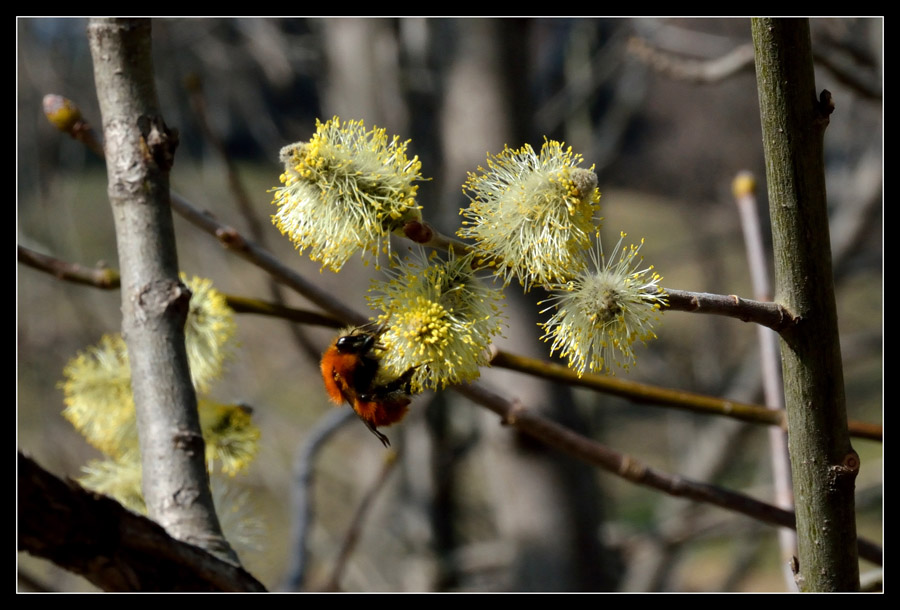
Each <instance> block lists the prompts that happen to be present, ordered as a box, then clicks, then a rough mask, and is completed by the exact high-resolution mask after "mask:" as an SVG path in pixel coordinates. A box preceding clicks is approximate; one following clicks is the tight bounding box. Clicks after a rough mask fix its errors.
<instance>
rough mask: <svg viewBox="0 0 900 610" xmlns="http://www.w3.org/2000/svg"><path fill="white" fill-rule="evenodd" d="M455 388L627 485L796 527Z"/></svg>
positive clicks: (779, 513)
mask: <svg viewBox="0 0 900 610" xmlns="http://www.w3.org/2000/svg"><path fill="white" fill-rule="evenodd" d="M454 389H455V390H456V391H457V392H459V393H460V394H462V395H463V396H465V397H467V398H469V399H470V400H472V401H473V402H476V403H478V404H480V405H482V406H484V407H487V408H488V409H490V410H491V411H493V412H494V413H496V414H497V415H499V416H500V418H501V421H502V422H503V423H504V424H506V425H508V426H513V427H515V428H516V429H517V430H519V431H520V432H524V433H525V434H528V435H529V436H532V437H534V438H536V439H538V440H540V441H542V442H544V443H546V444H547V445H549V446H551V447H555V448H557V449H559V450H560V451H563V452H564V453H567V454H568V455H571V456H573V457H576V458H578V459H580V460H584V461H586V462H588V463H590V464H594V465H595V466H599V467H600V468H602V469H603V470H606V471H607V472H610V473H612V474H615V475H616V476H618V477H621V478H623V479H626V480H628V481H630V482H632V483H635V484H637V485H643V486H645V487H650V488H653V489H656V490H659V491H662V492H664V493H667V494H669V495H673V496H678V497H682V498H688V499H691V500H695V501H698V502H706V503H708V504H713V505H715V506H719V507H722V508H725V509H727V510H732V511H735V512H739V513H741V514H744V515H747V516H749V517H753V518H754V519H758V520H760V521H764V522H766V523H770V524H773V525H780V526H783V527H789V528H792V529H794V528H795V525H794V523H795V516H794V513H793V512H791V511H788V510H784V509H782V508H778V507H777V506H773V505H771V504H767V503H765V502H761V501H759V500H756V499H754V498H751V497H750V496H747V495H745V494H742V493H738V492H735V491H731V490H728V489H724V488H721V487H717V486H715V485H709V484H707V483H700V482H697V481H692V480H690V479H686V478H683V477H681V476H678V475H673V474H669V473H666V472H662V471H660V470H656V469H654V468H651V467H650V466H647V465H646V464H644V463H642V462H640V461H638V460H636V459H634V458H632V457H630V456H627V455H625V454H621V453H618V452H616V451H613V450H612V449H610V448H609V447H607V446H605V445H603V444H601V443H598V442H596V441H593V440H591V439H589V438H586V437H584V436H581V435H580V434H577V433H576V432H573V431H572V430H569V429H568V428H566V427H564V426H561V425H559V424H557V423H555V422H552V421H550V420H548V419H546V418H543V417H541V416H540V415H537V414H536V413H535V412H534V411H533V410H531V409H529V408H527V407H525V406H524V405H522V404H521V403H519V402H517V401H510V400H507V399H506V398H503V397H502V396H500V395H498V394H495V393H493V392H491V391H490V390H488V389H486V388H485V387H484V386H483V385H481V384H478V383H474V384H470V385H467V386H456V387H454ZM859 554H860V556H861V557H865V558H866V559H868V560H869V561H873V562H875V563H878V564H881V562H882V551H881V548H880V547H879V546H878V545H876V544H874V543H872V542H869V541H863V540H860V545H859Z"/></svg>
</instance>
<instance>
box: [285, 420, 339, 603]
mask: <svg viewBox="0 0 900 610" xmlns="http://www.w3.org/2000/svg"><path fill="white" fill-rule="evenodd" d="M354 419H356V413H354V411H353V410H352V409H332V410H331V411H329V412H328V413H327V414H326V415H325V416H324V417H322V418H321V419H319V421H318V422H316V425H315V427H314V428H313V429H312V430H311V431H310V433H309V436H308V437H307V439H306V441H305V442H304V444H303V446H302V447H301V448H300V451H299V452H297V458H296V460H295V461H294V478H293V482H292V484H291V544H290V548H289V553H290V555H289V557H288V568H287V570H286V571H285V574H284V576H283V577H282V580H281V583H282V584H281V590H282V591H300V590H302V588H303V583H304V581H305V580H306V564H307V561H306V557H307V544H306V541H307V539H308V537H309V533H310V530H311V528H312V525H313V492H312V486H313V481H314V476H315V468H314V466H315V459H316V457H317V456H318V455H319V451H320V450H321V449H322V448H323V447H324V446H325V443H326V441H327V440H328V439H330V438H331V437H332V435H333V434H334V433H335V432H337V431H338V430H339V429H340V428H341V427H343V426H344V424H346V423H347V422H350V421H352V420H354Z"/></svg>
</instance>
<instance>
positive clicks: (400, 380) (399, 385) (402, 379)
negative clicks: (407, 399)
mask: <svg viewBox="0 0 900 610" xmlns="http://www.w3.org/2000/svg"><path fill="white" fill-rule="evenodd" d="M419 366H422V365H421V364H420V365H418V366H414V367H412V368H410V369H407V371H406V372H405V373H403V374H402V375H400V376H399V377H397V378H396V379H394V380H393V381H391V382H390V383H386V384H385V385H384V390H385V392H400V391H402V392H404V393H406V394H409V390H410V387H409V382H410V381H412V376H413V375H414V374H415V372H416V369H417V368H419Z"/></svg>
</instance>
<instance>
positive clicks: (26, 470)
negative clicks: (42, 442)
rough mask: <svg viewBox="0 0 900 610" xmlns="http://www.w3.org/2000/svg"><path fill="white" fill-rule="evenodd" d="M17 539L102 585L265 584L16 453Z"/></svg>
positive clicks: (218, 587)
mask: <svg viewBox="0 0 900 610" xmlns="http://www.w3.org/2000/svg"><path fill="white" fill-rule="evenodd" d="M17 466H18V494H17V496H18V546H19V550H22V551H27V552H29V553H31V554H32V555H35V556H37V557H42V558H44V559H48V560H50V561H52V562H54V563H56V564H57V565H59V566H61V567H63V568H65V569H67V570H69V571H71V572H74V573H75V574H79V575H80V576H83V577H84V578H86V579H87V580H89V581H90V582H92V583H93V584H94V585H96V586H97V587H100V588H101V589H103V590H105V591H265V587H264V586H263V585H262V583H260V582H259V581H257V580H256V579H255V578H254V577H253V576H252V575H250V574H249V573H248V572H247V571H245V570H244V569H243V568H241V567H239V566H235V565H232V564H230V563H227V562H225V561H222V560H221V559H219V558H217V557H216V556H214V555H212V554H210V553H207V552H206V551H204V550H203V549H201V548H200V547H196V546H193V545H190V544H188V543H186V542H182V541H180V540H176V539H175V538H173V537H171V536H170V535H169V534H167V533H166V531H165V530H164V529H163V528H162V527H160V526H159V524H157V523H155V522H153V521H151V520H150V519H147V518H146V517H143V516H141V515H138V514H135V513H133V512H131V511H129V510H126V509H125V508H124V507H123V506H122V505H121V504H119V503H118V502H116V501H115V500H113V499H111V498H108V497H107V496H104V495H101V494H97V493H93V492H90V491H88V490H86V489H84V488H82V487H81V486H80V485H78V484H77V483H75V482H74V481H63V480H62V479H59V478H57V477H56V476H54V475H53V474H51V473H49V472H47V471H46V470H44V469H43V468H41V467H40V466H39V465H38V464H37V463H36V462H35V461H34V460H32V459H31V458H28V457H26V456H24V455H23V454H22V453H21V452H19V453H18V465H17Z"/></svg>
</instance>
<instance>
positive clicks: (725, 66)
mask: <svg viewBox="0 0 900 610" xmlns="http://www.w3.org/2000/svg"><path fill="white" fill-rule="evenodd" d="M628 51H629V52H630V53H631V54H632V55H634V56H635V57H637V58H638V59H640V60H641V61H643V62H644V63H646V64H647V65H648V66H650V67H651V68H653V69H654V70H656V71H657V72H660V73H661V74H665V75H666V76H668V77H669V78H673V79H675V80H684V81H689V82H694V83H704V84H705V83H717V82H719V81H723V80H725V79H726V78H730V77H731V76H734V75H735V74H739V73H741V72H749V71H752V70H753V45H752V44H744V45H741V46H739V47H735V48H734V49H733V50H732V51H731V52H730V53H727V54H725V55H723V56H722V57H717V58H716V59H686V58H684V57H677V56H675V55H672V54H671V53H667V52H665V51H662V50H660V49H657V48H655V47H653V46H651V45H650V43H649V42H647V41H646V40H644V39H643V38H638V37H636V36H635V37H633V38H632V39H631V40H629V41H628Z"/></svg>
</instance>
